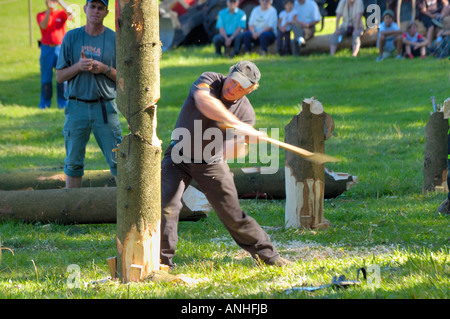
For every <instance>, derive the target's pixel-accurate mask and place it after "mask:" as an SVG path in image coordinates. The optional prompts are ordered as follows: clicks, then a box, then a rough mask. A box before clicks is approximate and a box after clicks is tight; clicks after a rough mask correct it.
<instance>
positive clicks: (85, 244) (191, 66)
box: [0, 0, 450, 299]
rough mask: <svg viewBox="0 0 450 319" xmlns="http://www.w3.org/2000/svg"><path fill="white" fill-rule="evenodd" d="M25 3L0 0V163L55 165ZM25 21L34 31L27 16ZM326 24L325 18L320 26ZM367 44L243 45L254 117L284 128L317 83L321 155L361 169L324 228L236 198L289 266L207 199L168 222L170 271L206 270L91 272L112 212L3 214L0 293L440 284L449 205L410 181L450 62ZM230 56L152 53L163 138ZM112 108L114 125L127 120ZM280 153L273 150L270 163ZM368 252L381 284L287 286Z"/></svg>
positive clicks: (263, 293)
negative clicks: (325, 131)
mask: <svg viewBox="0 0 450 319" xmlns="http://www.w3.org/2000/svg"><path fill="white" fill-rule="evenodd" d="M74 2H75V1H74ZM76 3H83V2H82V1H76ZM26 8H27V1H25V0H18V1H13V2H7V1H5V2H0V39H1V41H0V53H1V56H2V59H0V173H5V172H19V171H26V170H55V171H61V170H62V167H63V165H64V154H65V150H64V139H63V136H62V133H61V131H62V126H63V122H64V112H63V111H62V110H57V109H56V103H54V104H53V105H52V108H51V109H48V110H45V111H42V110H39V109H38V103H39V92H40V80H39V79H40V75H39V62H38V59H39V49H38V48H37V45H33V46H32V47H30V45H29V36H28V17H27V9H26ZM43 9H44V2H43V1H42V3H40V2H36V1H34V2H33V15H35V14H36V13H37V12H38V11H41V10H43ZM110 9H111V10H112V11H111V14H110V16H108V25H109V26H110V27H111V28H113V29H114V27H113V25H114V17H113V13H114V6H113V4H112V3H111V4H110ZM11 12H15V13H16V14H14V15H13V14H12V13H11ZM33 23H34V24H33V35H34V39H35V40H37V39H38V38H39V30H38V28H37V25H36V24H35V19H34V18H33ZM330 24H332V22H330V21H327V24H326V26H327V28H326V30H325V32H329V30H330V27H329V25H330ZM12 25H14V26H15V27H14V28H12V27H11V26H12ZM332 25H333V24H332ZM376 55H377V51H376V49H375V48H364V49H362V50H361V52H360V54H359V56H358V57H357V58H352V57H351V53H350V51H349V50H343V51H340V52H338V54H337V55H336V56H335V57H330V56H329V55H327V54H317V55H310V56H302V57H278V56H266V57H259V56H257V55H251V56H246V57H245V58H246V59H250V60H252V61H254V62H256V64H257V65H258V66H259V68H260V70H261V73H262V78H261V82H260V88H259V89H258V90H257V91H255V92H254V93H252V94H251V95H250V96H249V98H250V100H251V101H252V103H253V106H254V108H255V111H256V114H257V127H259V128H269V131H270V128H278V129H279V132H280V136H279V138H280V139H283V138H284V127H285V125H286V124H287V123H288V122H289V121H290V120H291V118H292V116H293V115H295V114H296V113H298V111H299V110H300V108H299V106H300V105H301V102H302V100H303V99H304V98H309V97H312V96H315V97H316V99H318V100H319V101H321V102H322V103H323V105H324V107H325V111H326V112H327V113H329V114H330V115H331V116H332V117H333V119H334V121H335V131H334V134H333V136H332V137H331V138H330V139H329V140H327V142H326V152H327V153H328V154H330V155H333V156H336V157H338V158H339V159H341V161H340V162H339V163H331V164H327V168H329V169H331V170H333V171H337V172H346V173H349V174H351V175H355V176H358V180H359V182H358V184H356V185H355V186H353V187H352V188H351V189H350V190H349V191H347V192H345V193H344V194H343V195H341V196H340V197H338V198H336V199H333V200H327V201H326V202H325V209H324V211H325V218H327V219H328V220H329V221H330V228H329V229H325V230H318V231H310V230H302V229H286V228H284V201H283V200H280V201H272V200H259V201H258V200H243V201H242V206H243V208H244V209H245V210H246V211H247V212H248V213H249V214H250V215H251V216H253V217H254V218H255V219H256V220H257V221H258V222H259V223H260V224H261V225H262V226H263V227H264V228H265V229H266V231H267V233H268V234H269V235H270V237H271V238H272V240H273V241H274V243H275V245H276V246H277V247H278V248H279V250H280V252H281V254H282V255H283V256H285V257H286V258H288V259H290V260H292V261H294V264H293V265H292V266H290V267H287V268H284V269H276V268H270V267H258V266H257V265H256V264H255V262H254V261H253V260H252V258H251V257H250V256H248V255H247V254H246V253H244V252H243V251H242V250H240V249H239V248H238V246H237V245H235V244H234V242H233V241H232V239H231V238H230V236H229V235H228V233H227V232H226V230H225V228H224V227H223V226H222V224H221V223H220V221H219V220H218V218H217V216H216V215H215V214H214V213H212V214H210V215H209V217H208V218H207V219H204V220H201V221H199V222H195V223H193V222H182V223H180V229H179V237H180V241H179V245H178V247H177V254H176V260H175V262H176V263H177V264H178V266H179V267H178V268H177V269H176V273H184V274H187V275H188V276H190V277H193V278H198V279H205V281H202V282H200V283H197V284H192V285H188V284H182V283H178V284H174V283H161V282H146V283H139V284H128V285H121V284H118V283H117V282H116V281H106V282H99V281H100V280H102V279H105V278H106V277H107V276H109V272H108V267H107V264H106V259H107V258H108V257H111V256H114V255H115V254H116V247H115V225H70V226H64V225H57V224H50V225H43V224H42V223H34V224H25V223H21V222H19V221H18V222H2V223H0V237H1V243H2V245H3V246H4V247H8V248H10V249H12V250H13V251H14V255H13V254H11V253H10V252H9V251H7V250H3V253H2V259H1V264H0V299H8V298H15V299H17V298H19V299H22V298H33V299H45V298H51V299H53V298H58V299H60V298H62V299H65V298H81V299H83V298H180V299H186V298H187V299H189V298H277V299H278V298H279V299H285V298H287V299H307V298H332V299H334V298H348V299H353V298H365V299H374V298H386V299H397V298H408V299H409V298H427V299H428V298H430V299H434V298H443V299H446V298H448V297H449V295H450V293H449V284H450V275H449V274H450V271H449V270H450V269H449V256H450V255H449V249H448V247H449V239H450V237H449V233H450V232H449V230H450V223H449V217H448V216H435V215H434V211H435V210H436V208H437V206H438V205H439V204H440V202H441V201H442V200H443V199H444V198H445V194H442V193H441V194H439V193H435V194H428V195H424V194H422V186H423V174H422V165H423V149H424V129H425V125H426V123H427V121H428V117H429V114H430V111H432V106H431V102H430V97H431V96H436V100H437V102H438V103H442V102H443V101H444V100H445V99H446V98H447V97H449V93H450V90H449V86H450V83H449V63H450V62H449V61H448V60H435V59H433V58H427V59H426V60H421V59H416V60H413V61H407V60H401V61H397V60H395V59H387V60H385V61H383V62H382V63H376V62H375V59H376ZM238 60H239V58H238V57H236V58H234V59H232V60H230V59H227V58H216V57H215V55H214V50H213V48H212V46H204V47H181V48H178V49H176V50H172V51H169V52H167V53H165V54H164V55H163V56H162V60H161V99H160V100H159V102H158V130H157V131H158V136H159V138H160V139H161V140H162V141H163V147H165V146H167V145H168V142H169V140H170V134H171V130H172V128H173V125H174V123H175V120H176V117H177V115H178V112H179V109H180V107H181V105H182V103H183V101H184V98H185V97H186V94H187V91H188V89H189V87H190V85H191V83H192V82H193V81H194V80H195V79H196V78H197V77H198V75H199V74H200V73H202V72H204V71H216V72H221V73H227V70H228V68H229V66H230V65H231V64H232V63H235V62H237V61H238ZM121 121H122V129H123V131H124V134H126V133H127V124H126V121H125V119H124V118H123V117H122V118H121ZM283 161H284V153H283V152H280V159H279V166H280V167H281V168H282V169H283V165H284V164H283ZM86 165H87V169H90V170H96V169H106V163H105V161H104V159H103V156H102V154H101V152H100V150H99V149H98V147H97V145H96V143H95V140H94V139H93V138H92V139H91V142H90V144H89V145H88V149H87V158H86ZM230 165H238V164H230ZM245 165H254V164H252V163H246V164H245ZM205 234H208V235H207V236H206V235H205ZM69 265H78V266H79V267H80V271H81V276H80V281H81V286H80V287H79V288H73V287H71V286H70V285H69V282H70V279H71V278H72V277H71V272H70V269H71V268H70V267H69ZM369 266H374V267H379V270H380V277H379V279H380V282H379V284H374V283H373V282H369V281H368V282H363V283H362V284H361V285H360V286H358V287H353V288H349V289H333V288H327V289H321V290H317V291H315V292H305V291H294V292H293V293H290V294H289V293H287V292H285V290H286V289H288V288H292V287H299V286H318V285H322V284H327V283H330V282H331V278H332V277H333V276H336V275H341V274H344V275H346V276H347V277H348V278H349V279H356V271H357V269H358V268H360V267H369ZM68 267H69V268H68ZM371 278H372V279H373V278H374V277H371ZM377 278H378V277H377Z"/></svg>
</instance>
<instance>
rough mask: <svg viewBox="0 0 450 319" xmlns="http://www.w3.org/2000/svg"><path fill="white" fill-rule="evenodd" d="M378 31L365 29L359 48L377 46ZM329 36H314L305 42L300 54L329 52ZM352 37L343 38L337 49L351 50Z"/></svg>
mask: <svg viewBox="0 0 450 319" xmlns="http://www.w3.org/2000/svg"><path fill="white" fill-rule="evenodd" d="M377 39H378V29H377V28H369V29H366V30H365V31H364V33H363V35H362V36H361V47H362V48H364V47H374V46H376V44H377ZM330 41H331V34H326V35H319V36H314V37H313V38H311V39H309V40H308V41H306V43H305V46H303V47H302V48H301V51H300V54H311V53H318V52H330ZM351 47H352V37H344V38H343V39H342V42H341V43H339V45H338V47H337V49H338V50H341V49H351Z"/></svg>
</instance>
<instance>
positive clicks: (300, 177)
mask: <svg viewBox="0 0 450 319" xmlns="http://www.w3.org/2000/svg"><path fill="white" fill-rule="evenodd" d="M324 126H325V113H324V110H323V106H322V104H321V103H320V102H318V101H316V100H314V99H312V98H311V99H306V100H303V102H302V111H301V112H300V113H299V114H297V115H295V116H294V117H293V119H292V120H291V122H289V124H288V125H286V128H285V142H286V143H289V144H292V145H294V146H298V147H301V148H303V149H306V150H308V151H310V152H313V153H325V134H324V132H325V130H324ZM285 175H286V177H285V180H286V211H285V214H286V227H303V228H306V229H311V228H326V227H328V226H329V221H328V220H326V219H324V218H323V202H324V186H325V167H324V165H323V164H315V163H313V162H310V161H307V160H305V159H304V158H302V157H300V156H296V155H295V154H293V153H291V152H288V151H286V166H285Z"/></svg>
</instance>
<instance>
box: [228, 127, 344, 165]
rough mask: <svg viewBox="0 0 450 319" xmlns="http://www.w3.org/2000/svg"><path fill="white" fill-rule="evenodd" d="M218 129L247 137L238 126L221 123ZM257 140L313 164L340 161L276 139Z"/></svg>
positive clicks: (264, 138)
mask: <svg viewBox="0 0 450 319" xmlns="http://www.w3.org/2000/svg"><path fill="white" fill-rule="evenodd" d="M220 127H222V128H233V129H234V130H235V133H236V135H241V136H245V135H247V134H246V132H245V129H240V128H239V126H233V125H230V124H226V123H221V124H220ZM258 139H259V140H260V141H264V142H267V143H270V144H274V145H277V146H279V147H281V148H283V149H285V150H288V151H290V152H292V153H294V154H297V155H299V156H301V157H303V158H304V159H305V160H307V161H310V162H314V163H316V164H325V163H328V162H339V161H340V160H339V159H338V158H335V157H332V156H329V155H326V154H322V153H312V152H310V151H308V150H305V149H303V148H300V147H297V146H294V145H292V144H288V143H284V142H281V141H279V140H276V139H273V138H270V137H267V136H258Z"/></svg>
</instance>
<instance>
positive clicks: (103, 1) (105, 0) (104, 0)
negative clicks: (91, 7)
mask: <svg viewBox="0 0 450 319" xmlns="http://www.w3.org/2000/svg"><path fill="white" fill-rule="evenodd" d="M92 1H100V2H101V3H103V4H104V5H105V6H108V0H87V1H86V2H92Z"/></svg>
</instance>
